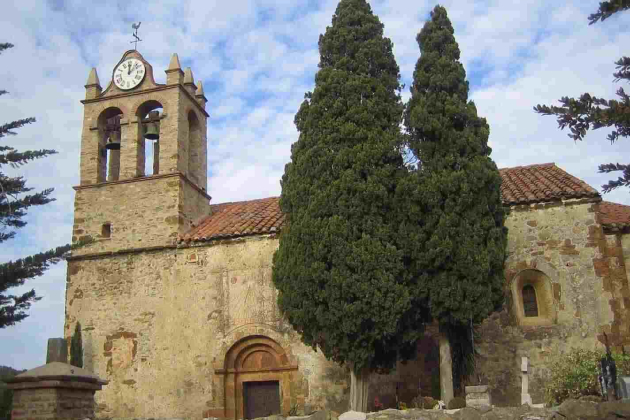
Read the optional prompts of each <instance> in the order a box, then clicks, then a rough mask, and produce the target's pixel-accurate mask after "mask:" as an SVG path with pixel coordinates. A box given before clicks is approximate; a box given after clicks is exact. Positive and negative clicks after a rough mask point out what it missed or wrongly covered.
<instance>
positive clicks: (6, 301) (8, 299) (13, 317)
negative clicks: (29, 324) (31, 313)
mask: <svg viewBox="0 0 630 420" xmlns="http://www.w3.org/2000/svg"><path fill="white" fill-rule="evenodd" d="M40 299H41V297H38V296H36V295H35V290H31V291H30V292H27V293H24V294H23V295H20V296H14V295H8V296H5V295H2V294H0V329H2V328H5V327H9V326H11V325H15V324H16V323H17V322H20V321H22V320H23V319H24V318H26V317H28V315H27V314H26V311H27V310H28V309H29V308H30V307H31V304H32V303H33V302H37V301H38V300H40Z"/></svg>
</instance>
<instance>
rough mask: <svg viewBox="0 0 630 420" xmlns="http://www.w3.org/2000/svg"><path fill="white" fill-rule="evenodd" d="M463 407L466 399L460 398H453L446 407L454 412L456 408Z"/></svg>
mask: <svg viewBox="0 0 630 420" xmlns="http://www.w3.org/2000/svg"><path fill="white" fill-rule="evenodd" d="M464 407H466V399H464V398H462V397H455V398H453V399H452V400H450V401H449V402H448V405H447V406H446V408H447V409H448V410H455V409H457V408H464Z"/></svg>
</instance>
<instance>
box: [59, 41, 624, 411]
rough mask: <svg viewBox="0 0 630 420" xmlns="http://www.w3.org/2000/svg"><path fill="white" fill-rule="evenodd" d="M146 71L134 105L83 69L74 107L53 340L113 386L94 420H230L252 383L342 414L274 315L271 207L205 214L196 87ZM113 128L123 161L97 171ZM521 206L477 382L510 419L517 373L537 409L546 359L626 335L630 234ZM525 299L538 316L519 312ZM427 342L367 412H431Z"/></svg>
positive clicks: (342, 377) (326, 368)
mask: <svg viewBox="0 0 630 420" xmlns="http://www.w3.org/2000/svg"><path fill="white" fill-rule="evenodd" d="M128 57H133V58H137V59H140V60H142V61H143V62H144V59H143V58H142V56H140V54H138V53H137V52H135V51H129V52H127V53H125V55H124V56H123V59H122V60H121V62H123V61H124V60H125V59H126V58H128ZM144 63H145V66H146V69H147V73H146V75H145V78H144V80H143V81H142V82H141V83H140V85H139V86H138V87H137V88H136V89H133V90H131V91H121V90H119V89H118V88H116V87H115V86H114V85H113V84H112V83H110V85H109V87H108V88H107V89H106V90H105V91H102V89H101V87H100V85H99V82H98V76H97V75H96V72H95V71H93V72H92V73H91V74H90V78H89V80H88V84H87V85H86V99H85V101H83V102H84V105H85V108H84V110H85V118H84V128H83V132H82V152H81V165H80V175H81V176H80V179H81V181H80V185H79V186H77V187H75V190H76V198H75V219H74V232H73V233H74V235H73V239H74V240H80V239H82V238H92V239H94V242H93V243H92V244H90V245H88V246H86V247H84V248H81V249H80V250H79V251H77V252H75V253H74V255H73V256H72V257H71V258H70V259H69V261H68V275H67V289H66V322H65V337H66V338H68V339H69V338H70V336H71V334H72V332H73V330H74V325H75V323H76V322H77V321H80V322H81V324H82V327H83V343H84V363H85V367H86V368H87V369H88V370H90V371H92V372H94V373H95V374H96V375H98V376H99V377H101V378H104V379H107V380H109V385H107V386H106V387H105V388H104V389H103V391H102V392H99V393H98V395H97V396H96V401H97V407H96V413H97V416H98V417H115V418H124V417H136V418H141V417H146V418H149V417H178V418H201V417H228V418H232V419H239V418H243V417H247V410H248V408H247V401H246V400H247V398H248V397H247V396H246V395H245V391H244V390H245V388H246V387H247V386H248V385H247V384H252V383H262V382H265V383H274V384H275V383H277V386H278V392H279V394H280V406H279V407H278V408H279V411H280V412H281V413H282V414H284V415H287V414H288V413H289V412H290V411H292V410H297V412H298V413H303V412H311V411H314V410H317V409H323V408H326V409H328V410H332V411H336V412H338V413H341V412H344V411H346V409H347V403H348V393H349V385H350V384H349V381H350V375H349V372H348V370H347V369H346V368H345V367H339V366H337V365H335V364H333V363H332V362H329V361H327V360H326V359H325V358H324V357H323V355H322V354H321V353H319V352H315V351H313V350H312V349H311V348H308V347H306V346H304V345H303V344H302V343H301V341H300V338H299V336H298V335H297V333H295V332H294V331H293V330H292V328H291V327H290V326H289V325H287V323H286V322H285V321H284V320H283V318H282V316H281V314H280V313H279V311H278V308H277V305H276V293H277V292H276V290H275V288H274V287H273V284H272V281H271V267H272V257H273V253H274V252H275V250H276V249H277V247H278V237H277V233H278V232H279V229H280V227H281V224H282V216H281V215H280V214H279V209H278V206H277V199H273V198H270V199H263V200H260V202H259V203H257V204H256V206H259V207H260V206H263V205H264V206H266V207H264V208H262V207H261V208H262V210H261V209H260V208H258V207H256V206H253V207H252V206H248V205H245V204H247V203H250V202H243V203H244V205H242V206H240V207H239V206H238V204H239V203H229V204H234V205H233V206H231V207H230V205H227V204H226V205H214V206H209V205H208V203H209V200H210V197H209V196H208V195H207V193H206V187H207V184H206V183H207V180H206V172H207V159H206V142H207V140H206V117H207V116H208V114H207V113H206V111H205V105H206V100H205V97H204V94H203V88H202V86H201V85H200V84H198V85H195V84H194V80H193V76H192V72H191V71H190V70H189V69H187V71H186V72H183V71H182V70H181V69H180V66H179V60H178V59H177V56H176V55H174V56H173V59H172V60H171V63H170V66H169V69H168V70H166V73H167V83H166V85H158V84H156V83H155V81H154V79H153V70H152V68H151V66H150V65H149V63H146V62H144ZM156 109H158V110H159V109H161V113H160V114H159V115H160V120H159V121H160V123H159V124H160V125H159V133H160V138H159V142H158V144H159V146H158V147H157V149H156V150H158V151H159V153H156V154H154V157H156V159H157V162H158V163H157V164H155V165H154V172H153V174H152V175H150V176H145V173H147V172H146V171H145V169H146V168H144V154H145V150H144V148H145V142H144V140H143V128H142V127H143V124H145V120H144V116H145V115H146V114H148V112H150V111H154V110H156ZM113 117H116V118H118V120H116V121H118V123H117V124H119V125H117V126H116V127H115V129H116V130H119V135H120V139H121V147H120V152H119V153H118V154H116V153H110V154H109V156H108V155H107V152H106V149H105V146H106V144H107V142H108V139H107V137H108V135H109V134H108V131H107V130H110V129H111V127H109V126H108V124H109V123H108V121H111V118H113ZM108 127H109V128H108ZM104 151H105V152H104ZM107 159H109V162H107ZM116 159H119V160H116ZM112 162H114V164H113V166H112ZM116 165H119V168H120V169H119V172H116V171H118V169H117V168H118V167H117V166H116ZM108 168H109V169H108ZM545 168H547V169H549V168H550V167H549V165H547V166H545ZM554 168H555V169H553V168H552V169H553V170H558V171H561V170H560V169H559V168H557V167H555V166H554ZM108 170H109V172H110V175H111V173H112V171H114V172H115V175H116V176H114V177H113V178H112V177H108V176H106V175H107V171H108ZM561 172H562V173H564V172H563V171H561ZM564 174H566V173H564ZM566 175H567V176H569V175H568V174H566ZM114 178H115V179H114ZM106 180H109V181H106ZM589 188H590V187H589ZM591 190H592V189H591ZM589 191H590V190H589ZM569 195H570V194H569ZM570 196H571V197H574V196H575V194H573V195H570ZM218 201H220V197H219V200H218ZM530 201H531V202H529V203H526V204H514V203H512V204H509V203H508V204H506V206H507V207H510V215H509V217H508V220H507V227H508V228H509V249H508V251H509V257H508V260H507V261H506V283H505V291H506V297H507V302H506V305H505V309H504V310H503V311H502V312H500V313H497V314H495V315H493V316H492V317H491V318H490V319H489V320H487V321H486V322H485V323H484V324H483V325H482V326H481V331H482V340H481V342H479V343H476V345H477V349H478V350H479V352H480V354H481V357H480V360H479V370H478V372H479V373H480V374H481V375H482V377H483V379H484V381H485V382H486V383H485V385H489V386H490V389H491V393H492V401H493V403H494V404H497V405H520V398H521V373H520V363H521V357H523V356H525V357H528V358H529V360H530V366H531V371H530V375H529V378H530V385H529V390H530V391H529V392H530V393H531V396H532V400H533V402H534V403H539V402H542V393H541V392H542V384H543V378H544V375H545V373H546V369H547V366H548V363H549V360H550V358H549V357H550V356H551V355H552V354H554V353H556V352H561V351H563V350H566V349H568V348H570V347H586V348H595V347H597V346H599V347H601V342H602V340H603V338H602V334H603V333H604V332H605V333H606V334H607V335H608V337H609V339H610V340H611V344H613V345H614V346H620V345H623V344H627V342H628V339H629V337H630V330H629V328H630V319H628V317H629V316H630V315H629V312H628V305H630V301H629V300H628V299H629V298H630V291H629V288H628V274H627V269H628V265H627V264H626V259H628V258H630V252H629V251H627V250H628V249H630V239H628V237H630V236H629V235H624V231H623V230H617V231H615V232H612V231H608V230H606V229H605V226H603V224H602V222H601V221H600V220H599V216H598V214H599V210H598V206H600V201H601V198H600V197H599V196H598V194H597V193H596V192H594V190H592V191H590V192H589V194H587V195H586V196H584V197H581V198H580V197H578V198H558V197H550V198H549V199H534V200H530ZM252 203H253V202H252ZM274 206H275V207H274ZM250 207H251V208H250ZM254 207H256V208H254ZM230 209H231V210H230ZM213 212H215V213H213ZM208 221H209V222H208ZM232 222H233V223H232ZM230 223H232V224H230ZM624 249H626V252H624ZM526 287H529V288H530V289H531V290H532V293H535V298H534V300H535V306H536V315H535V316H532V315H531V313H530V314H526V313H525V306H527V305H530V306H531V302H529V301H528V302H529V303H528V302H525V301H524V299H523V291H524V290H525V288H526ZM526 315H527V316H526ZM437 339H438V337H437V331H436V330H435V329H432V328H429V330H428V332H427V336H426V337H425V339H423V340H421V341H420V342H419V343H418V350H419V352H418V353H419V354H418V358H417V360H415V361H411V362H408V363H406V364H404V365H403V364H399V365H398V368H397V369H396V370H395V371H394V372H392V373H391V374H390V375H382V376H379V375H374V376H373V377H372V378H371V381H370V386H369V397H368V401H369V404H368V407H369V408H372V404H373V400H374V397H375V396H378V397H379V399H380V400H381V402H382V403H384V404H385V406H386V407H388V406H389V407H391V406H393V405H394V403H395V400H396V396H398V399H399V400H400V401H405V402H407V403H409V402H410V400H411V399H412V398H413V397H414V396H416V395H417V393H418V390H420V392H422V395H433V396H435V397H438V396H439V384H440V382H439V352H438V350H437V347H438V344H437ZM69 341H70V340H68V342H69ZM475 384H476V383H475Z"/></svg>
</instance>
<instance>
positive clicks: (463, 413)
mask: <svg viewBox="0 0 630 420" xmlns="http://www.w3.org/2000/svg"><path fill="white" fill-rule="evenodd" d="M448 411H451V410H448ZM453 418H454V419H461V420H481V413H479V411H478V410H475V409H474V408H472V407H464V408H461V409H459V410H457V413H455V414H453Z"/></svg>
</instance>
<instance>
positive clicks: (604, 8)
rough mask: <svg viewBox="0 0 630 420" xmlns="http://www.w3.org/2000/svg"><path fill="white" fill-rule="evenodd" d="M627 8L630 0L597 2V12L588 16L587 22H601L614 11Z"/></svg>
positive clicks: (629, 7)
mask: <svg viewBox="0 0 630 420" xmlns="http://www.w3.org/2000/svg"><path fill="white" fill-rule="evenodd" d="M628 9H630V0H610V1H602V2H600V3H599V9H597V12H595V13H593V14H591V15H590V16H589V17H588V20H589V22H588V24H589V25H592V24H594V23H597V22H598V21H602V22H603V21H605V20H606V19H608V18H609V17H610V16H612V15H614V14H615V13H617V12H622V11H624V10H628Z"/></svg>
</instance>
